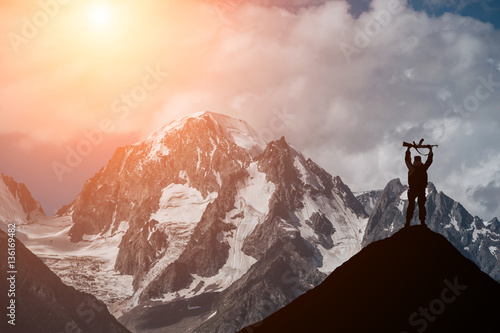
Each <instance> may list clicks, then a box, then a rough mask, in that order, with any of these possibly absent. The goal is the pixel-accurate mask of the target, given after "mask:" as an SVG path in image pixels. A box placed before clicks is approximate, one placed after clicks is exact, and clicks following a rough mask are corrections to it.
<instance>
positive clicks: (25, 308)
mask: <svg viewBox="0 0 500 333" xmlns="http://www.w3.org/2000/svg"><path fill="white" fill-rule="evenodd" d="M7 244H8V237H7V234H6V233H5V232H3V231H2V230H0V271H1V274H0V276H1V280H0V300H1V301H0V305H1V309H2V313H1V314H2V317H1V322H0V332H19V333H59V332H81V333H127V332H128V333H130V331H129V330H127V329H126V328H125V327H124V326H122V325H121V324H120V323H119V322H118V321H117V320H116V319H115V318H114V317H113V316H112V315H111V314H110V313H109V312H108V309H107V308H106V305H104V303H102V302H101V301H99V300H97V299H96V298H95V297H94V296H92V295H90V294H87V293H84V292H80V291H77V290H76V289H74V288H73V287H70V286H67V285H65V284H64V283H63V282H62V281H61V279H60V278H59V277H58V276H57V275H56V274H54V273H53V272H52V271H51V270H50V269H49V268H48V267H47V266H46V265H45V264H44V263H43V261H42V260H41V259H40V258H38V257H37V256H36V255H34V254H33V253H32V252H31V251H30V250H28V249H27V248H26V247H25V246H24V244H23V243H21V241H19V240H18V239H16V243H15V245H16V246H15V250H16V270H17V274H15V275H16V287H15V293H16V295H15V305H16V318H15V319H16V320H15V324H16V325H15V326H12V325H10V324H8V323H7V320H9V318H8V317H7V316H6V314H7V306H8V302H10V297H8V290H9V289H10V283H8V281H7V276H8V275H9V274H7V272H8V271H9V269H8V266H7V254H8V253H7ZM6 275H7V276H6ZM9 311H10V310H9Z"/></svg>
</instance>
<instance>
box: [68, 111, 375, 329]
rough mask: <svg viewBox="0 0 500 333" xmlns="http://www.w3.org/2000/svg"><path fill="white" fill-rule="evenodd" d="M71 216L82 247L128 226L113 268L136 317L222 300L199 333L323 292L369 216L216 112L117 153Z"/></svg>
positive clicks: (335, 184)
mask: <svg viewBox="0 0 500 333" xmlns="http://www.w3.org/2000/svg"><path fill="white" fill-rule="evenodd" d="M65 212H67V213H71V212H72V216H73V221H74V226H73V227H72V229H71V231H70V234H71V237H72V240H73V241H75V242H78V241H80V240H82V239H86V237H88V236H91V235H99V234H103V233H108V234H109V233H111V234H112V233H113V231H114V230H116V229H118V228H119V227H120V226H123V225H128V229H127V231H126V233H125V235H124V236H123V238H122V239H121V243H120V247H119V251H118V255H117V259H116V264H115V268H116V270H117V271H119V272H120V273H122V274H131V275H133V276H134V288H135V293H134V296H133V297H132V299H131V300H130V302H129V303H128V305H127V307H128V310H131V309H134V308H135V309H136V310H137V311H132V312H131V314H137V315H138V316H146V317H148V316H156V315H158V313H160V311H157V310H158V309H159V308H157V307H156V306H158V307H161V306H164V305H166V304H167V303H168V302H180V300H182V299H190V298H196V297H202V296H203V295H208V294H211V295H212V294H213V295H216V296H214V297H215V299H216V300H219V301H214V303H213V304H214V305H213V306H214V307H216V308H217V310H216V311H217V313H216V314H214V315H213V316H212V317H210V318H206V319H207V320H206V321H204V322H203V324H202V327H201V326H200V328H199V331H200V332H203V331H207V332H215V331H231V330H232V331H236V330H238V329H240V328H241V327H243V326H244V325H246V324H249V323H251V322H253V321H255V320H259V319H262V318H263V317H264V316H265V315H267V314H268V313H263V312H261V311H257V310H255V309H254V307H253V304H254V302H264V301H265V302H267V303H266V304H267V305H268V306H269V307H272V308H273V309H278V308H279V307H282V306H284V305H285V304H287V303H288V302H290V301H291V300H292V299H294V298H295V297H296V296H298V295H299V294H300V293H303V292H304V291H306V290H308V289H310V288H312V287H313V286H315V285H317V284H318V283H320V282H321V281H322V279H323V278H324V277H325V276H326V274H329V273H330V272H331V271H333V270H334V269H335V268H336V267H338V266H339V265H340V264H342V263H343V262H344V261H345V260H347V259H348V258H350V257H351V256H352V255H354V254H355V253H357V252H358V251H359V250H360V249H361V240H362V237H363V232H364V229H365V225H366V222H367V217H368V216H367V214H366V212H365V210H364V208H363V206H362V205H361V204H360V203H359V201H358V200H357V199H356V198H355V197H354V195H353V194H352V192H351V191H350V189H349V188H348V187H347V186H346V185H345V184H344V183H343V182H342V180H341V179H340V178H339V177H332V176H331V175H330V174H328V173H327V172H326V171H325V170H323V169H322V168H321V167H319V166H318V165H316V164H315V163H314V162H313V161H311V160H310V159H306V158H305V157H304V156H303V155H302V154H301V153H300V152H298V151H296V150H295V149H294V148H293V147H291V146H290V145H289V144H288V143H287V142H286V140H285V139H284V138H281V139H280V140H277V141H274V142H271V143H269V144H268V145H265V144H264V143H262V142H261V141H260V140H259V138H258V136H257V135H256V134H255V131H254V130H253V129H251V128H250V126H249V125H248V124H246V123H245V122H243V121H241V120H236V119H233V118H230V117H227V116H223V115H220V114H215V113H211V112H204V113H201V114H197V115H194V116H190V117H186V118H183V119H181V120H179V121H176V122H173V123H171V124H168V125H167V126H164V127H162V128H161V129H160V130H158V131H156V132H155V133H153V134H152V135H151V136H150V137H149V138H148V139H146V140H145V141H143V142H140V143H138V144H136V145H132V146H128V147H124V148H121V149H119V150H118V151H117V152H116V153H115V155H114V156H113V158H112V159H111V160H110V162H109V163H108V165H107V166H105V167H104V168H103V169H101V171H99V173H97V174H96V175H95V176H94V177H93V178H92V179H90V180H89V181H87V183H86V184H85V186H84V188H83V190H82V192H81V194H80V195H79V196H78V197H77V198H76V199H75V201H74V202H72V203H71V204H70V205H69V206H68V207H66V208H65V210H64V212H61V214H63V213H65ZM124 222H126V223H125V224H124ZM290 281H292V283H291V285H293V288H292V290H290ZM247 292H248V293H247ZM255 293H264V294H265V295H266V296H268V298H266V299H265V300H259V299H260V298H259V297H258V294H255ZM230 299H232V300H231V301H229V300H230ZM143 305H147V306H148V307H151V308H147V309H146V308H144V309H143V310H139V309H140V308H141V306H143ZM210 308H211V307H210ZM235 316H236V317H235ZM148 318H150V317H148ZM136 319H137V320H136ZM157 319H158V320H153V322H157V321H161V320H160V318H157ZM124 320H125V321H127V322H128V323H130V324H131V325H133V322H141V323H143V322H144V321H143V320H141V318H134V317H133V316H132V315H128V316H127V315H126V316H125V319H124ZM145 325H146V324H144V323H143V324H141V325H140V327H135V329H136V330H139V331H140V330H146V329H153V328H152V327H146V326H147V325H146V326H145ZM155 328H158V327H155ZM164 329H167V328H164Z"/></svg>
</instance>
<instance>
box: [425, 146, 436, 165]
mask: <svg viewBox="0 0 500 333" xmlns="http://www.w3.org/2000/svg"><path fill="white" fill-rule="evenodd" d="M429 150H430V151H429V156H427V161H425V168H426V169H427V168H429V167H430V166H431V164H432V160H433V159H434V153H433V152H432V146H431V147H430V148H429Z"/></svg>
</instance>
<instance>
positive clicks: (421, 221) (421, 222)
mask: <svg viewBox="0 0 500 333" xmlns="http://www.w3.org/2000/svg"><path fill="white" fill-rule="evenodd" d="M420 224H422V226H423V227H425V228H429V227H428V226H427V224H425V220H420Z"/></svg>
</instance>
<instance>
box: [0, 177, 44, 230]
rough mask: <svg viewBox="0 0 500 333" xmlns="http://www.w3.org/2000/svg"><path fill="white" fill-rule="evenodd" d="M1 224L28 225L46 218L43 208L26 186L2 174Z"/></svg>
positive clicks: (0, 178) (0, 192)
mask: <svg viewBox="0 0 500 333" xmlns="http://www.w3.org/2000/svg"><path fill="white" fill-rule="evenodd" d="M0 202H1V203H2V204H1V205H0V223H8V222H12V221H14V222H16V223H17V224H28V223H33V222H36V221H37V220H38V218H40V217H43V216H45V213H44V211H43V209H42V206H41V205H40V203H39V202H38V201H36V200H35V199H33V197H32V196H31V193H30V191H29V190H28V188H27V187H26V185H24V184H22V183H18V182H16V181H15V180H14V178H12V177H9V176H7V175H5V174H3V173H0Z"/></svg>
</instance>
